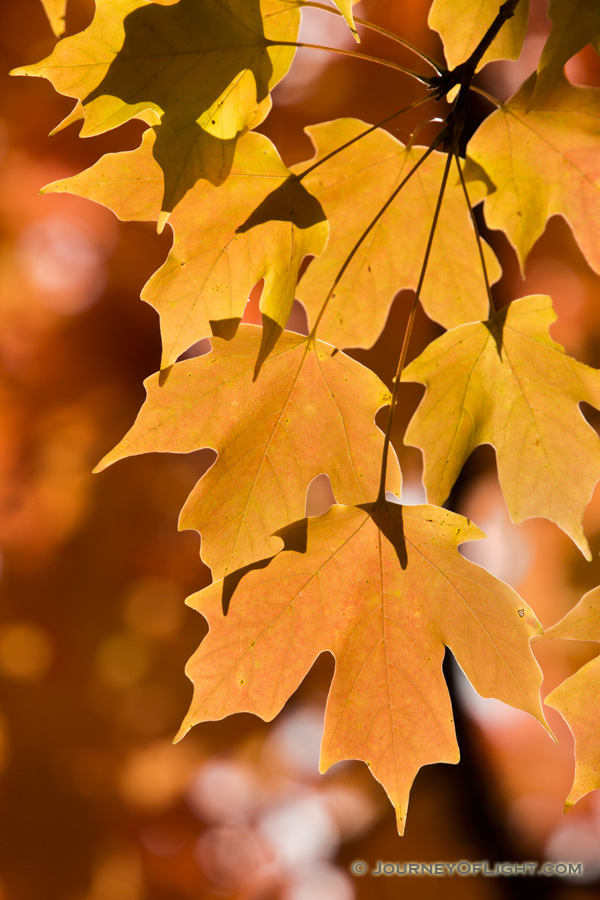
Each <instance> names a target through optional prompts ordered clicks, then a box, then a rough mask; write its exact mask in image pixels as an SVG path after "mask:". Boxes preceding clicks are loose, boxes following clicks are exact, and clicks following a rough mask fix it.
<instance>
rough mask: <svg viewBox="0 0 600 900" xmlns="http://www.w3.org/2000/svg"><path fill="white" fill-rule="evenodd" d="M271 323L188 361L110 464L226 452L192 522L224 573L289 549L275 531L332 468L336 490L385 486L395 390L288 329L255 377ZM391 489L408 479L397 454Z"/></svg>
mask: <svg viewBox="0 0 600 900" xmlns="http://www.w3.org/2000/svg"><path fill="white" fill-rule="evenodd" d="M260 340H261V336H260V329H259V328H257V327H256V326H254V325H242V326H240V329H239V331H238V334H237V335H236V337H235V338H233V340H231V341H224V340H221V339H219V338H213V339H212V343H213V346H214V350H213V352H212V353H210V354H208V355H206V356H202V357H199V358H196V359H190V360H184V361H183V362H180V363H177V364H176V365H175V366H173V368H172V369H170V370H168V374H167V377H166V380H164V383H161V382H162V379H161V378H160V377H159V376H158V375H153V376H152V377H151V378H149V379H148V380H147V381H146V391H147V394H148V398H147V400H146V402H145V404H144V406H143V407H142V409H141V411H140V413H139V415H138V418H137V420H136V422H135V424H134V426H133V427H132V429H131V430H130V431H129V433H128V434H127V435H126V436H125V437H124V438H123V440H122V441H121V443H120V444H119V445H118V446H117V447H116V448H115V449H114V450H113V451H112V452H111V453H109V454H108V456H106V457H105V458H104V460H103V461H102V463H101V466H100V468H103V467H105V466H107V465H109V464H110V463H112V462H114V461H115V460H117V459H122V458H123V457H126V456H132V455H134V454H137V453H148V452H151V451H169V452H178V453H187V452H189V451H191V450H197V449H199V448H201V447H211V448H213V449H214V450H217V451H218V454H219V455H218V458H217V461H216V462H215V464H214V465H213V466H212V468H210V469H209V471H208V472H207V473H206V475H205V476H204V477H203V478H202V479H201V480H200V481H199V483H198V484H197V486H196V487H195V488H194V490H193V491H192V493H191V495H190V496H189V498H188V500H187V502H186V504H185V506H184V508H183V511H182V514H181V519H180V524H181V526H182V527H183V528H195V529H196V530H198V531H199V532H200V533H201V535H202V558H203V560H204V561H205V562H206V564H207V565H209V566H210V567H211V569H212V570H213V576H214V577H215V578H220V577H222V576H223V575H225V574H226V573H227V572H230V571H232V570H233V569H237V568H240V567H242V566H245V565H247V564H248V563H251V562H253V561H254V560H256V559H261V558H263V557H267V556H271V555H272V554H273V553H276V552H277V551H278V550H279V549H280V548H281V541H280V539H279V538H277V537H273V534H274V532H275V531H276V530H277V529H279V528H282V527H283V526H284V525H287V524H288V523H289V522H292V521H294V520H295V519H299V518H301V517H302V516H303V515H304V511H305V505H306V491H307V488H308V486H309V484H310V482H311V481H312V479H313V478H315V476H317V475H319V474H321V473H322V472H325V473H326V474H327V475H329V478H330V480H331V484H332V487H333V491H334V493H335V495H336V498H337V499H338V500H339V501H341V502H344V503H356V502H362V501H364V500H365V499H366V498H367V497H369V496H372V495H374V494H376V493H377V488H378V485H379V473H380V469H381V450H382V444H383V434H382V433H381V432H380V431H379V429H378V428H377V426H376V425H375V423H374V418H375V413H376V412H377V410H378V409H379V408H380V407H381V406H384V405H385V404H386V403H388V402H389V399H390V395H389V393H388V391H387V390H386V388H385V386H384V385H383V384H382V382H381V381H380V380H379V379H378V378H377V376H376V375H375V374H374V373H373V372H371V371H370V370H369V369H366V368H364V367H363V366H361V365H360V364H359V363H357V362H355V360H353V359H350V358H349V357H347V356H345V355H344V354H343V353H339V352H337V351H336V350H334V348H333V347H331V346H329V345H327V344H323V343H322V342H320V341H317V342H312V341H309V340H308V339H306V338H304V337H303V336H301V335H297V334H292V333H291V332H285V333H284V335H283V337H282V338H281V339H280V340H279V342H278V344H277V346H276V348H275V350H274V352H273V354H272V355H271V356H270V358H269V359H268V360H267V361H266V363H265V364H264V366H263V368H262V370H261V372H260V376H259V378H258V380H254V379H253V371H254V365H255V360H256V354H257V351H258V347H259V344H260ZM388 487H389V489H390V490H392V491H397V490H398V488H399V470H398V467H397V463H396V460H395V458H393V459H392V466H391V470H390V476H389V479H388Z"/></svg>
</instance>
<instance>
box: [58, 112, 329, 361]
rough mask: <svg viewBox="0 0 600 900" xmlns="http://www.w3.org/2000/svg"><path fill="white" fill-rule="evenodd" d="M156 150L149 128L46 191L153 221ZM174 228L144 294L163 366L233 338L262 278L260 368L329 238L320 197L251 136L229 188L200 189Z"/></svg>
mask: <svg viewBox="0 0 600 900" xmlns="http://www.w3.org/2000/svg"><path fill="white" fill-rule="evenodd" d="M153 143H154V131H153V129H149V130H148V131H146V132H145V134H144V138H143V141H142V144H141V146H140V147H138V148H137V149H136V150H133V151H127V152H121V153H113V154H107V155H106V156H104V157H102V159H101V160H99V162H97V163H96V164H95V165H94V166H92V167H91V168H90V169H87V170H86V171H85V172H82V173H80V174H79V175H76V176H74V177H73V178H67V179H64V180H62V181H57V182H53V183H52V184H50V185H48V186H47V187H46V188H45V191H69V192H71V193H74V194H77V195H79V196H81V197H87V198H88V199H92V200H95V201H96V202H99V203H102V204H104V205H105V206H108V207H109V208H111V209H112V210H113V211H114V212H115V213H116V215H118V216H119V218H120V219H125V220H137V219H152V218H154V216H155V214H156V213H157V210H159V209H160V183H161V178H160V168H159V166H158V164H157V163H156V161H155V160H154V158H153V155H152V146H153ZM169 222H170V225H171V227H172V229H173V233H174V242H173V248H172V250H171V252H170V253H169V256H168V258H167V260H166V262H165V263H164V265H163V266H162V267H161V268H160V269H159V270H158V271H157V272H155V274H154V275H153V276H152V278H151V279H150V280H149V282H148V283H147V285H146V286H145V288H144V290H143V291H142V299H143V300H146V301H147V302H148V303H150V304H151V305H152V306H154V307H155V309H156V310H157V311H158V313H159V314H160V317H161V336H162V345H163V351H162V362H161V366H162V367H163V368H165V367H166V366H169V365H171V364H172V363H173V362H175V360H176V359H177V357H178V356H180V355H181V354H182V353H183V352H184V351H185V350H187V349H188V348H189V347H190V346H191V345H192V344H194V343H195V342H196V341H198V340H200V339H201V338H203V337H206V336H207V335H209V334H210V333H211V330H218V328H219V327H221V328H226V329H227V332H226V333H227V335H228V336H230V335H231V334H232V333H233V331H235V328H236V327H237V325H238V324H239V321H240V319H241V317H242V315H243V312H244V307H245V305H246V301H247V299H248V295H249V293H250V291H251V289H252V287H253V286H254V285H255V284H256V283H257V282H258V281H260V280H261V279H264V286H263V291H262V294H261V299H260V309H261V311H262V313H263V324H264V326H265V327H264V330H263V340H262V344H261V348H260V352H259V354H258V361H257V365H258V367H260V365H261V364H262V362H263V361H264V359H266V357H267V356H268V354H269V352H270V351H271V349H272V347H273V346H274V344H275V342H276V340H277V338H278V337H279V335H280V334H281V331H282V330H283V328H284V327H285V325H286V324H287V321H288V318H289V315H290V312H291V309H292V305H293V303H294V296H295V291H296V282H297V280H298V272H299V269H300V265H301V263H302V260H303V258H304V257H305V256H306V255H308V254H311V255H317V254H319V253H321V251H322V250H323V248H324V246H325V243H326V241H327V235H328V231H329V226H328V224H327V221H326V219H325V214H324V212H323V210H322V208H321V206H320V204H319V202H318V200H316V199H315V198H314V197H312V196H311V195H310V194H309V193H308V191H307V190H306V188H305V187H304V186H303V185H302V184H301V182H300V181H299V180H298V179H297V178H296V177H295V176H294V175H293V174H292V173H291V172H290V170H289V169H287V168H286V166H285V165H284V164H283V162H282V161H281V158H280V156H279V154H278V153H277V150H276V149H275V147H274V146H273V144H272V143H271V141H270V140H269V139H268V138H267V137H265V136H264V135H262V134H256V133H254V132H249V133H247V134H245V135H243V136H242V137H241V138H240V139H239V141H238V142H237V147H236V151H235V157H234V161H233V166H232V169H231V172H230V175H229V178H228V180H227V182H226V183H225V184H224V185H222V186H221V187H219V188H217V187H215V186H213V185H212V184H210V183H209V182H207V181H200V182H198V183H197V184H196V185H195V187H194V188H193V189H192V190H191V191H189V192H188V194H187V196H186V197H185V198H184V199H183V200H182V201H181V203H180V204H179V205H178V206H177V208H176V210H175V211H174V212H173V214H172V215H171V217H170V220H169ZM198 222H202V228H201V229H200V228H198V227H197V223H198ZM222 320H226V321H225V322H223V321H222Z"/></svg>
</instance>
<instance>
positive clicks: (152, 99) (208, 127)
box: [17, 0, 300, 213]
mask: <svg viewBox="0 0 600 900" xmlns="http://www.w3.org/2000/svg"><path fill="white" fill-rule="evenodd" d="M299 22H300V11H299V4H298V3H295V2H294V0H179V2H178V3H175V4H173V3H171V2H169V0H165V2H164V3H161V2H160V0H159V2H153V3H148V2H147V0H96V14H95V16H94V19H93V21H92V23H91V25H90V26H89V27H88V28H86V29H85V31H82V32H81V33H80V34H76V35H73V36H72V37H68V38H65V39H64V40H62V41H61V42H60V43H59V44H57V46H56V48H55V50H54V51H53V53H52V54H51V55H50V56H49V57H47V58H46V59H44V60H42V61H41V62H39V63H36V64H34V65H30V66H25V67H23V68H22V69H19V70H17V73H18V74H25V75H40V76H43V77H45V78H48V79H49V80H50V81H51V82H52V84H53V85H54V87H55V88H56V90H57V91H59V92H60V93H61V94H66V95H67V96H69V97H74V98H76V99H77V100H79V101H81V103H82V104H83V111H84V114H85V121H84V124H83V127H82V130H81V135H82V136H84V137H85V136H89V135H95V134H102V133H103V132H105V131H107V130H109V129H111V128H116V127H117V126H118V125H121V124H123V122H127V121H128V120H129V119H132V118H134V117H135V116H140V115H144V116H146V117H147V115H148V112H150V113H151V114H152V115H153V117H154V119H155V121H156V123H157V124H158V123H160V126H159V129H158V133H157V140H156V144H155V146H154V155H155V157H156V159H157V161H158V163H159V164H160V166H161V168H162V170H163V174H164V194H163V198H162V203H161V208H162V210H163V211H164V212H165V213H168V212H171V211H172V209H173V208H174V207H175V206H176V204H177V203H178V202H179V200H181V198H182V197H184V196H185V194H186V192H187V191H188V190H189V189H190V188H191V187H192V186H193V185H194V184H195V183H196V181H197V180H198V179H199V178H207V179H209V180H210V181H212V182H213V183H215V184H220V183H221V182H222V181H223V180H224V179H225V178H226V177H227V175H228V174H229V171H230V169H231V165H232V161H233V154H234V151H235V144H236V141H237V138H238V137H239V136H240V135H241V134H243V132H244V131H245V130H247V129H248V128H252V127H254V126H256V125H257V124H259V123H260V122H261V121H262V120H263V119H264V118H265V116H266V115H267V113H268V112H269V109H270V106H271V101H270V94H269V91H270V90H271V89H272V88H273V87H274V85H275V84H276V83H277V82H278V81H279V80H280V79H281V78H282V77H283V75H285V73H286V72H287V70H288V68H289V66H290V64H291V62H292V59H293V55H294V48H293V47H290V46H283V45H282V42H288V43H289V42H294V41H295V40H296V37H297V31H298V26H299Z"/></svg>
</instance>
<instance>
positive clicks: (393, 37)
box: [302, 0, 446, 75]
mask: <svg viewBox="0 0 600 900" xmlns="http://www.w3.org/2000/svg"><path fill="white" fill-rule="evenodd" d="M302 6H310V7H312V8H313V9H322V10H323V11H324V12H328V13H333V14H334V15H336V16H341V15H342V13H341V11H340V10H339V9H337V8H336V7H333V6H325V4H324V3H314V2H312V0H304V2H303V3H302ZM354 21H355V23H356V24H357V25H362V27H363V28H367V29H368V30H369V31H374V32H376V33H377V34H381V35H383V36H384V37H387V38H389V39H390V40H392V41H394V42H395V43H396V44H400V45H401V46H402V47H406V49H407V50H411V51H412V53H415V54H416V55H417V56H418V57H420V58H421V59H422V60H423V62H426V63H429V65H430V66H431V67H432V69H435V71H436V72H437V73H438V75H441V74H442V73H443V72H445V71H446V69H445V67H444V66H443V65H441V64H440V63H438V62H436V61H435V59H433V58H432V57H431V56H428V55H427V53H425V52H424V51H423V50H419V48H418V47H415V45H414V44H411V43H410V41H405V40H404V38H401V37H399V35H397V34H395V33H394V32H393V31H388V29H387V28H382V27H381V25H375V24H374V23H373V22H368V21H367V20H366V19H359V18H357V16H354Z"/></svg>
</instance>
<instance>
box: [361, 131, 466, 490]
mask: <svg viewBox="0 0 600 900" xmlns="http://www.w3.org/2000/svg"><path fill="white" fill-rule="evenodd" d="M443 137H444V132H442V133H441V134H440V135H438V138H437V139H436V141H440V140H442V139H443ZM434 146H435V142H434V144H432V145H431V147H430V148H429V151H428V153H429V152H431V150H432V149H433V147H434ZM426 155H427V154H426ZM453 155H454V150H451V151H450V152H449V153H448V156H447V158H446V165H445V166H444V174H443V175H442V181H441V184H440V190H439V192H438V198H437V202H436V205H435V211H434V213H433V219H432V221H431V228H430V229H429V238H428V239H427V246H426V248H425V253H424V255H423V264H422V266H421V272H420V274H419V281H418V284H417V288H416V290H415V296H414V297H413V302H412V305H411V308H410V312H409V314H408V322H407V323H406V330H405V332H404V338H403V339H402V347H401V349H400V359H399V360H398V367H397V369H396V376H395V378H394V388H393V391H392V399H391V401H390V413H389V416H388V420H387V425H386V429H385V437H384V440H383V453H382V456H381V478H380V481H379V492H378V494H377V503H378V504H381V503H383V502H384V501H385V485H386V473H387V461H388V456H389V449H390V438H391V434H392V422H393V419H394V411H395V409H396V404H397V402H398V393H399V389H400V379H401V377H402V370H403V369H404V365H405V363H406V355H407V352H408V345H409V343H410V339H411V335H412V330H413V325H414V323H415V317H416V314H417V308H418V305H419V301H420V299H421V291H422V289H423V282H424V281H425V274H426V272H427V265H428V263H429V256H430V254H431V248H432V246H433V238H434V237H435V231H436V228H437V223H438V219H439V216H440V211H441V209H442V201H443V199H444V193H445V191H446V184H447V183H448V175H449V174H450V166H451V164H452V157H453ZM423 159H425V156H423V158H422V159H421V160H420V162H422V161H423Z"/></svg>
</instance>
